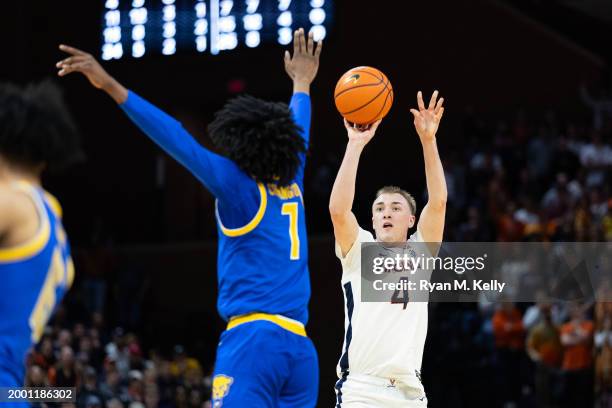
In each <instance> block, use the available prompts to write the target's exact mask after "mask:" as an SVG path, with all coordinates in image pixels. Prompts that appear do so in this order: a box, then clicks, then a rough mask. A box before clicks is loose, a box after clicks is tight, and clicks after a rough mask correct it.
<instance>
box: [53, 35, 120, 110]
mask: <svg viewBox="0 0 612 408" xmlns="http://www.w3.org/2000/svg"><path fill="white" fill-rule="evenodd" d="M59 49H60V50H62V51H64V52H65V53H67V54H70V57H68V58H66V59H63V60H61V61H60V62H58V63H57V64H55V66H56V67H57V68H58V69H59V71H58V73H57V75H59V76H61V77H63V76H65V75H68V74H70V73H72V72H80V73H81V74H83V75H85V77H87V79H88V80H89V82H90V83H91V84H92V85H93V86H94V87H96V88H98V89H102V90H104V91H106V93H108V94H109V95H110V96H111V97H112V98H113V99H114V100H115V101H116V102H117V103H123V102H125V100H126V99H127V96H128V91H127V89H125V88H124V87H123V86H122V85H121V84H120V83H118V82H117V81H116V80H115V79H114V78H113V77H112V76H110V75H109V74H108V72H106V71H105V70H104V68H102V66H101V65H100V64H99V63H98V61H96V59H95V58H94V57H93V56H92V55H91V54H88V53H86V52H85V51H81V50H79V49H77V48H74V47H69V46H67V45H63V44H62V45H60V46H59Z"/></svg>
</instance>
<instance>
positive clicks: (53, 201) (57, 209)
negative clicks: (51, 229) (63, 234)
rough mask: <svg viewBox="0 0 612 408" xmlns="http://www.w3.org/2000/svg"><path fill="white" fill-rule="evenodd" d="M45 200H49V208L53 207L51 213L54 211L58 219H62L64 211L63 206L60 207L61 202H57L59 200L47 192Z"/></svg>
mask: <svg viewBox="0 0 612 408" xmlns="http://www.w3.org/2000/svg"><path fill="white" fill-rule="evenodd" d="M45 198H46V199H47V204H49V207H51V211H53V214H55V216H56V217H57V218H60V219H61V218H62V215H63V213H64V212H63V211H62V206H61V205H60V203H59V201H57V198H55V197H54V196H52V195H51V194H49V193H48V192H46V191H45Z"/></svg>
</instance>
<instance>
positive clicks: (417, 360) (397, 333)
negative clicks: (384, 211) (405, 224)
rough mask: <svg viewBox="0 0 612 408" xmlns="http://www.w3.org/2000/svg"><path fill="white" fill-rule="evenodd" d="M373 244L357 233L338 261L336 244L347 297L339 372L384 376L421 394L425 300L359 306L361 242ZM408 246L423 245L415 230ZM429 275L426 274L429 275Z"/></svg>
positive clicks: (365, 233)
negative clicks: (415, 243) (419, 391)
mask: <svg viewBox="0 0 612 408" xmlns="http://www.w3.org/2000/svg"><path fill="white" fill-rule="evenodd" d="M364 242H375V239H374V237H373V236H372V234H371V233H370V232H368V231H365V230H363V229H361V228H359V235H358V237H357V239H356V241H355V243H354V244H353V246H352V248H351V249H350V251H349V252H348V253H347V254H346V256H345V257H342V252H341V250H340V246H339V245H338V244H337V243H336V256H338V258H339V259H340V261H341V263H342V287H343V291H344V299H345V315H344V316H345V317H344V330H345V338H344V345H343V347H342V356H341V357H340V361H339V362H338V367H337V373H338V377H339V378H343V376H346V374H347V373H348V372H349V371H350V374H351V375H353V374H358V375H366V376H373V377H378V378H386V379H388V380H389V381H391V382H395V381H398V382H402V383H404V384H405V385H407V386H409V387H411V388H419V389H420V390H423V386H422V384H421V381H420V370H421V362H422V359H423V349H424V347H425V338H426V336H427V315H428V313H427V302H425V301H422V302H408V303H407V304H403V303H400V304H397V303H395V304H394V303H391V299H389V302H388V303H384V302H361V283H362V281H361V244H362V243H364ZM408 242H423V241H422V240H421V236H420V234H419V232H418V231H417V232H416V233H414V234H413V235H412V236H410V239H409V240H408ZM430 273H431V271H429V274H430Z"/></svg>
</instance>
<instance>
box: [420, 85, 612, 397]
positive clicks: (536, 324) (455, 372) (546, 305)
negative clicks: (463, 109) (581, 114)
mask: <svg viewBox="0 0 612 408" xmlns="http://www.w3.org/2000/svg"><path fill="white" fill-rule="evenodd" d="M581 94H582V98H583V100H584V101H585V103H586V104H587V106H588V107H589V108H590V109H592V117H591V118H592V119H591V120H587V121H583V122H584V123H581V122H580V121H578V120H573V118H571V117H560V116H559V115H557V114H555V113H554V112H552V111H549V112H540V113H539V114H537V113H535V116H532V117H530V116H529V115H528V114H527V113H526V112H525V111H524V110H519V111H518V112H517V113H516V114H515V115H514V117H513V118H504V119H503V120H499V121H494V122H491V123H493V125H491V123H487V122H485V121H483V120H481V119H480V118H479V117H478V115H476V114H474V113H473V112H471V111H470V110H468V112H467V113H466V116H465V120H464V122H463V138H462V139H461V140H462V141H465V142H466V144H465V148H463V149H455V150H454V151H453V152H452V153H451V154H450V156H448V157H447V156H446V155H443V156H444V158H445V163H444V167H445V172H446V180H447V184H448V190H449V199H448V203H449V204H448V205H449V211H448V214H447V223H446V225H447V228H446V238H445V239H446V240H447V241H500V242H517V241H523V242H524V241H527V242H546V241H549V242H555V241H556V242H612V194H611V187H612V183H611V180H612V171H611V170H612V147H611V145H610V142H611V140H612V101H611V100H600V99H597V98H595V97H593V96H591V95H589V93H588V91H587V90H586V89H582V90H581ZM531 114H534V112H531ZM474 181H477V182H474ZM453 226H457V227H456V228H453ZM513 272H514V273H517V274H520V271H519V270H515V271H513ZM548 272H551V273H552V275H553V276H554V274H555V272H557V273H558V272H559V271H548ZM609 272H610V271H609V270H608V271H607V272H604V273H608V274H609ZM609 276H610V275H609ZM594 289H595V291H596V294H597V296H594V297H593V298H588V297H585V298H584V299H581V301H580V302H572V303H569V302H552V301H550V300H547V299H546V297H545V296H544V295H543V294H540V295H539V297H538V298H539V299H538V301H537V302H534V303H519V304H514V303H512V302H503V303H491V302H487V301H484V299H483V301H481V303H480V304H478V305H474V304H463V305H450V306H449V305H440V304H438V305H432V307H433V309H434V310H433V313H432V316H431V318H430V335H429V338H428V342H429V343H428V347H429V350H430V352H429V353H428V355H426V359H425V363H424V370H427V364H428V363H427V361H429V362H430V363H431V362H434V363H437V364H444V365H445V366H446V367H449V370H448V374H447V375H448V378H429V380H430V381H431V382H433V383H434V384H435V385H434V387H433V390H431V389H430V395H431V396H432V398H431V399H430V400H432V402H433V400H434V399H437V398H438V397H437V395H436V392H438V393H440V394H441V395H444V396H443V397H442V398H440V399H437V401H436V402H438V401H447V402H448V401H450V400H452V399H454V401H455V402H454V403H453V404H452V406H455V407H464V406H465V407H467V406H503V407H544V408H547V407H592V406H597V407H605V408H610V407H612V303H610V302H605V301H597V300H598V299H604V300H610V299H612V292H610V288H609V287H607V286H605V285H604V287H599V288H594ZM429 339H431V340H432V341H429ZM448 339H452V340H450V341H449V340H448ZM431 350H434V351H431ZM438 372H439V370H437V371H436V373H438ZM466 372H469V373H470V374H471V375H472V376H471V377H470V378H471V381H466V380H464V379H463V378H460V377H459V376H460V375H461V374H465V373H466ZM443 377H445V376H443ZM458 377H459V378H458ZM472 382H475V383H477V384H478V386H477V387H475V386H474V384H472ZM470 390H472V391H473V393H470ZM487 401H488V402H487ZM492 401H494V403H492ZM487 403H488V404H490V405H487ZM442 406H445V405H442Z"/></svg>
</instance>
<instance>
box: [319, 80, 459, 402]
mask: <svg viewBox="0 0 612 408" xmlns="http://www.w3.org/2000/svg"><path fill="white" fill-rule="evenodd" d="M443 101H444V99H442V98H441V99H439V100H438V91H435V92H434V93H433V95H432V97H431V100H430V102H429V106H428V107H427V108H426V107H425V104H424V103H423V97H422V94H421V92H419V93H418V94H417V103H418V110H417V109H411V110H410V112H412V114H413V116H414V126H415V128H416V131H417V133H418V135H419V138H420V140H421V145H422V147H423V156H424V158H425V175H426V178H427V192H428V201H427V204H426V205H425V207H424V208H423V211H421V217H420V219H419V222H418V224H417V228H416V232H414V233H413V234H412V235H411V236H410V238H408V230H409V229H410V228H412V227H413V226H414V225H415V222H416V208H415V207H416V204H415V201H414V199H413V198H412V196H411V195H410V194H408V193H407V192H405V191H404V190H401V189H400V188H398V187H391V186H388V187H383V188H382V189H380V190H379V191H378V193H377V194H376V199H375V200H374V204H373V205H372V227H373V229H374V233H375V236H373V235H372V234H371V233H370V232H368V231H366V230H364V229H362V228H361V227H360V226H359V224H358V223H357V219H356V218H355V215H354V214H353V212H352V206H353V199H354V196H355V181H356V177H357V167H358V164H359V158H360V156H361V153H362V151H363V148H364V147H365V146H366V144H368V142H369V141H370V140H371V139H372V137H373V136H374V133H375V132H376V128H377V127H378V125H379V123H380V121H378V122H376V123H375V124H373V125H372V126H371V127H370V128H369V129H368V130H365V131H360V130H358V129H356V128H354V127H352V126H351V125H350V124H349V123H348V122H346V121H345V126H346V129H347V132H348V143H347V147H346V152H345V154H344V159H343V161H342V165H341V166H340V169H339V170H338V175H337V177H336V181H335V183H334V187H333V189H332V193H331V197H330V203H329V211H330V214H331V218H332V222H333V225H334V235H335V238H336V255H337V256H338V258H340V261H341V263H342V269H343V271H342V286H343V289H344V296H345V301H346V303H345V340H344V345H343V348H342V356H341V357H340V361H339V363H338V368H337V370H338V377H339V381H338V382H337V383H336V397H337V404H336V407H337V408H375V407H381V408H383V407H384V408H393V407H398V408H399V407H426V406H427V398H426V396H425V391H424V389H423V385H422V384H421V380H420V370H421V361H422V358H423V348H424V345H425V337H426V335H427V302H410V301H408V303H406V304H404V305H403V307H402V304H393V303H391V302H387V303H383V302H377V303H372V302H361V265H360V264H361V244H362V243H364V242H380V243H382V244H385V243H400V242H403V243H407V244H406V245H408V243H410V242H426V243H428V244H427V250H429V252H430V253H434V255H436V254H437V250H436V246H439V243H440V242H441V241H442V234H443V230H444V217H445V212H446V197H447V192H446V182H445V180H444V171H443V169H442V162H441V161H440V156H439V154H438V148H437V145H436V132H437V130H438V125H439V123H440V119H441V118H442V114H443V112H444V108H443V107H442V104H443ZM434 243H438V245H436V244H434Z"/></svg>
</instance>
